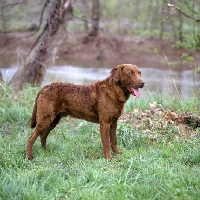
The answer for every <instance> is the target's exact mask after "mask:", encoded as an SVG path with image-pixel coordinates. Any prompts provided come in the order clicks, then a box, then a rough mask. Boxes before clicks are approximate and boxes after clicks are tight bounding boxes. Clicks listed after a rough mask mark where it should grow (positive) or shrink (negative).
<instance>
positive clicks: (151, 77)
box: [0, 60, 200, 99]
mask: <svg viewBox="0 0 200 200" xmlns="http://www.w3.org/2000/svg"><path fill="white" fill-rule="evenodd" d="M65 63H66V61H65V62H64V61H63V60H59V61H57V62H56V64H55V65H54V66H49V67H48V69H47V72H46V74H45V77H44V81H43V83H42V85H43V86H44V85H46V84H49V83H51V82H57V81H62V82H72V83H75V84H90V83H92V82H95V81H98V80H102V79H104V78H106V77H107V76H109V75H110V71H111V67H108V66H105V65H103V67H102V66H98V67H96V66H94V67H91V66H90V67H85V65H84V66H82V65H81V64H80V63H79V64H74V63H73V65H71V64H65ZM16 69H17V65H16V64H12V63H9V64H8V65H6V67H5V66H1V67H0V70H1V72H2V75H3V79H4V80H5V81H6V82H9V81H10V79H11V78H12V76H13V74H14V73H15V71H16ZM140 70H141V72H142V78H143V79H144V81H145V83H146V84H145V87H144V88H143V89H142V91H145V92H149V93H150V94H162V95H170V96H180V97H181V98H184V99H185V98H190V97H191V96H192V95H198V91H199V86H200V74H199V73H198V72H195V71H194V70H190V69H188V70H182V71H175V70H173V69H159V68H157V67H155V68H154V67H140Z"/></svg>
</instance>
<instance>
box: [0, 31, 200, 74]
mask: <svg viewBox="0 0 200 200" xmlns="http://www.w3.org/2000/svg"><path fill="white" fill-rule="evenodd" d="M23 34H24V33H23ZM85 35H86V34H85V33H82V32H68V33H67V38H66V40H65V41H63V44H62V46H61V47H60V50H59V54H58V57H59V58H62V59H65V60H66V62H68V63H73V62H76V63H77V62H80V63H81V64H82V65H86V66H88V67H95V66H97V67H98V66H99V65H101V66H102V65H104V63H106V65H111V67H112V66H115V65H117V64H119V63H134V64H136V65H138V66H142V67H153V68H156V67H157V68H169V66H170V67H172V68H174V69H175V70H177V71H179V70H183V69H191V68H198V67H199V63H200V56H199V53H200V52H199V50H185V49H183V48H175V47H173V46H174V43H173V41H172V40H171V39H166V40H162V41H161V40H159V39H158V38H156V37H152V36H140V35H132V36H127V35H126V36H114V35H108V34H100V36H99V37H97V38H86V37H85ZM35 39H36V38H35V37H30V38H25V37H23V35H21V34H20V33H12V34H8V35H7V39H6V40H5V41H4V43H3V44H2V43H1V48H0V55H1V63H4V62H3V59H4V58H9V60H12V59H14V60H16V61H19V59H21V58H25V57H26V56H27V54H28V52H29V50H30V48H31V45H32V44H33V43H34V41H35ZM11 57H12V59H11Z"/></svg>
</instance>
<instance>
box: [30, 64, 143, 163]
mask: <svg viewBox="0 0 200 200" xmlns="http://www.w3.org/2000/svg"><path fill="white" fill-rule="evenodd" d="M143 87H144V81H143V80H142V78H141V72H140V71H139V70H138V68H137V66H135V65H132V64H121V65H118V66H117V67H115V68H113V69H112V70H111V75H110V76H109V77H107V78H106V79H105V80H102V81H98V82H96V83H93V84H91V85H87V86H86V85H74V84H71V83H51V84H50V85H47V86H45V87H43V88H42V89H41V90H40V92H39V93H38V95H37V98H36V101H35V105H34V108H33V113H32V118H31V128H34V127H36V128H35V130H34V132H33V134H32V135H31V136H30V137H29V139H28V145H27V149H26V157H27V158H28V159H30V160H31V159H33V155H32V147H33V144H34V142H35V141H36V139H37V137H38V136H40V139H41V145H42V147H43V148H44V149H46V139H47V136H48V134H49V132H50V131H51V130H52V129H54V128H55V127H56V125H57V124H58V122H59V120H60V119H61V118H62V117H66V116H68V115H69V116H72V117H75V118H79V119H84V120H87V121H89V122H94V123H99V124H100V135H101V141H102V146H103V152H104V157H105V158H106V159H109V158H111V153H110V147H111V148H112V150H113V151H114V153H116V154H122V153H121V151H120V150H119V149H118V146H117V138H116V128H117V120H118V118H119V117H120V116H121V114H122V112H123V108H124V104H125V103H126V101H127V100H128V98H129V97H130V95H131V94H132V95H134V96H136V97H140V95H141V94H140V91H139V90H138V89H139V88H143Z"/></svg>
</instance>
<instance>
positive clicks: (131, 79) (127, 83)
mask: <svg viewBox="0 0 200 200" xmlns="http://www.w3.org/2000/svg"><path fill="white" fill-rule="evenodd" d="M111 77H112V79H113V80H114V81H116V82H118V83H120V84H121V85H122V86H123V87H124V88H125V89H126V90H127V91H129V92H130V93H131V94H132V95H134V96H136V97H138V98H139V97H140V96H141V93H140V91H139V90H138V89H139V88H143V87H144V84H145V83H144V81H143V80H142V78H141V72H140V71H139V69H138V68H137V66H136V65H132V64H121V65H118V66H117V67H115V68H113V69H112V70H111Z"/></svg>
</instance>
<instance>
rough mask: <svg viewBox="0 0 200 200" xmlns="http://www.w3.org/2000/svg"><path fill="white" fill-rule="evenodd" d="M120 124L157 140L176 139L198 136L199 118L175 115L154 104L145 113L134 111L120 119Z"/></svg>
mask: <svg viewBox="0 0 200 200" xmlns="http://www.w3.org/2000/svg"><path fill="white" fill-rule="evenodd" d="M120 121H121V122H126V123H128V124H130V125H131V126H132V127H133V129H134V130H143V131H144V133H146V134H148V135H149V136H150V137H151V138H158V137H160V136H164V135H166V134H173V135H174V136H175V138H176V139H178V138H180V137H182V136H186V137H194V136H198V134H199V131H198V128H199V127H200V117H199V116H195V115H193V114H192V113H189V112H184V113H177V112H173V111H171V110H165V109H164V108H162V107H161V106H159V108H158V106H157V103H156V102H153V103H150V108H149V109H148V110H145V111H141V110H139V109H135V110H134V111H133V112H132V113H128V114H127V113H126V114H124V115H123V116H122V117H121V118H120Z"/></svg>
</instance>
